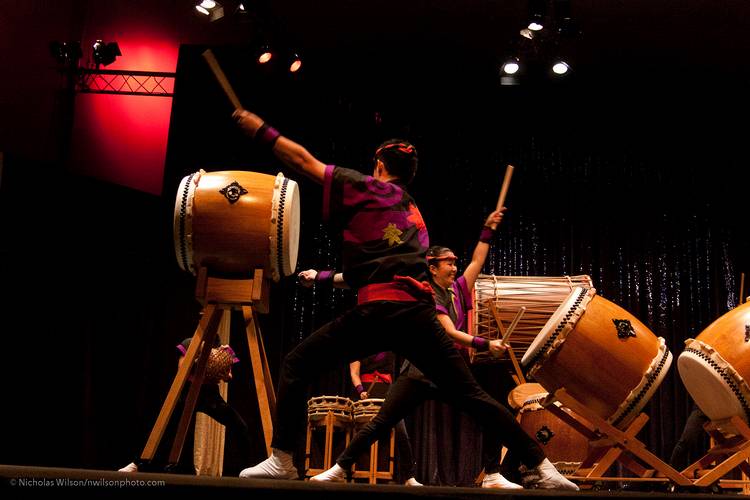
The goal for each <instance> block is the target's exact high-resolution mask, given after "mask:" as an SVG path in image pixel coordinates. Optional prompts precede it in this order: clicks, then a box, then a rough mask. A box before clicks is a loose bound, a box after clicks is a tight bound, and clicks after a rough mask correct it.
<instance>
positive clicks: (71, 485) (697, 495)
mask: <svg viewBox="0 0 750 500" xmlns="http://www.w3.org/2000/svg"><path fill="white" fill-rule="evenodd" d="M625 480H626V479H623V481H625ZM0 485H1V486H0V488H1V489H2V490H3V491H5V494H3V497H4V498H11V497H18V496H21V495H22V494H35V493H41V491H40V490H47V491H50V490H54V491H55V493H56V494H58V493H61V492H62V491H61V490H67V491H65V493H72V494H74V495H75V496H76V498H79V497H80V496H82V495H85V494H87V493H91V494H93V495H94V496H96V497H97V498H101V497H107V498H109V497H111V496H112V495H116V494H122V495H123V496H127V497H129V498H134V497H135V496H136V495H137V496H138V497H142V496H149V497H150V496H152V494H153V495H154V496H155V495H158V496H160V497H163V496H165V495H170V496H172V495H175V494H177V495H181V496H183V495H200V496H201V497H202V498H204V499H206V500H219V499H221V498H234V497H239V496H242V498H245V499H248V498H253V499H256V498H257V499H276V498H278V499H281V498H304V499H305V500H317V499H344V498H348V499H351V498H359V499H368V500H370V499H382V500H396V499H418V498H440V499H452V498H455V499H464V498H466V499H480V498H500V497H502V498H508V499H511V498H519V499H520V498H523V499H534V498H545V499H548V498H570V497H578V498H587V499H597V498H649V499H659V498H665V499H666V498H669V499H672V500H676V499H690V500H698V499H701V498H706V499H708V498H712V499H714V500H716V498H717V495H716V494H711V493H709V492H705V491H703V492H686V491H684V492H683V491H681V492H656V491H650V492H642V491H624V490H622V489H621V485H622V483H610V484H609V485H607V484H602V485H601V489H598V490H596V489H587V490H582V491H580V492H568V491H554V490H553V491H548V490H520V491H517V492H515V491H514V492H509V491H504V490H486V489H482V488H478V487H477V488H454V487H445V486H439V487H438V486H424V487H408V486H399V485H390V484H382V485H380V484H379V485H369V484H361V483H354V484H319V483H310V482H307V481H275V480H257V479H256V480H249V479H239V478H236V477H225V478H213V477H205V476H200V477H199V476H187V475H180V474H163V473H161V474H156V473H145V472H143V473H140V472H139V473H134V474H126V473H121V472H115V471H109V470H106V471H105V470H93V469H65V468H52V467H29V466H18V465H0ZM608 487H609V488H613V489H607V488H608ZM615 488H616V489H615ZM738 491H741V490H737V489H731V490H724V492H723V493H724V494H725V495H724V496H726V495H734V494H736V493H737V492H738ZM8 494H10V495H12V496H11V497H9V496H8Z"/></svg>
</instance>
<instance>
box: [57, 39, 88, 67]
mask: <svg viewBox="0 0 750 500" xmlns="http://www.w3.org/2000/svg"><path fill="white" fill-rule="evenodd" d="M49 50H50V53H51V54H52V57H54V58H55V59H57V62H59V63H60V64H68V65H71V66H76V65H77V64H78V60H79V59H80V58H81V57H82V56H83V51H82V50H81V44H80V42H51V43H50V44H49Z"/></svg>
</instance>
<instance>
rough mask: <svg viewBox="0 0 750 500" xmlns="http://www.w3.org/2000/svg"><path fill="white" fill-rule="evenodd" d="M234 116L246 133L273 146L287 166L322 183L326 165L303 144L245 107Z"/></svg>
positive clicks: (274, 151) (260, 141) (268, 145)
mask: <svg viewBox="0 0 750 500" xmlns="http://www.w3.org/2000/svg"><path fill="white" fill-rule="evenodd" d="M232 116H233V117H234V119H235V120H237V124H238V125H239V127H240V128H241V129H242V130H243V131H244V132H245V134H247V135H249V136H250V137H252V138H253V139H254V140H255V142H256V143H259V144H261V145H265V146H267V147H270V148H272V149H271V150H272V151H273V154H274V155H276V157H277V158H278V159H279V160H281V161H282V162H283V163H284V164H285V165H286V166H288V167H289V168H292V169H293V170H295V171H297V172H299V173H301V174H304V175H306V176H307V177H309V178H311V179H312V180H314V181H315V182H317V183H319V184H322V183H323V178H324V176H325V170H326V165H325V163H323V162H321V161H320V160H318V159H317V158H315V157H314V156H313V155H312V154H310V152H309V151H308V150H307V149H305V148H304V147H303V146H302V145H300V144H297V143H296V142H294V141H292V140H291V139H287V138H286V137H283V136H281V135H280V134H279V132H278V131H277V130H276V129H275V128H273V127H271V126H269V125H268V124H267V123H265V122H264V121H263V120H262V119H261V118H260V117H259V116H258V115H256V114H255V113H251V112H250V111H247V110H245V109H238V110H236V111H235V112H234V113H233V114H232Z"/></svg>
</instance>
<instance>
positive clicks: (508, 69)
mask: <svg viewBox="0 0 750 500" xmlns="http://www.w3.org/2000/svg"><path fill="white" fill-rule="evenodd" d="M519 69H521V65H520V64H519V61H518V58H517V57H514V58H512V59H508V60H507V61H505V63H504V64H503V73H505V74H506V75H514V74H516V73H518V70H519Z"/></svg>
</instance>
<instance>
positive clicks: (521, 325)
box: [470, 274, 593, 363]
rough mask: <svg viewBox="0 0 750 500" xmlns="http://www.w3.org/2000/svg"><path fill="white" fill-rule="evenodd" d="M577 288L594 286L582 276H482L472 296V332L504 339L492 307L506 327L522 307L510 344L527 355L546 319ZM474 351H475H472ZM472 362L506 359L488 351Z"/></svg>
mask: <svg viewBox="0 0 750 500" xmlns="http://www.w3.org/2000/svg"><path fill="white" fill-rule="evenodd" d="M576 286H588V287H591V286H593V284H592V282H591V277H589V276H587V275H580V276H494V275H487V274H480V275H479V277H478V278H477V280H476V282H475V283H474V290H473V293H472V302H473V303H472V305H473V308H472V314H471V325H470V331H471V333H472V335H474V336H477V337H483V338H486V339H489V340H494V339H498V338H501V337H502V335H500V330H499V328H498V326H497V321H496V320H495V317H494V315H493V314H492V310H491V309H490V304H492V305H494V307H495V310H496V311H497V313H498V317H499V319H500V321H502V323H503V326H504V327H505V328H507V327H508V325H510V323H511V322H512V321H513V318H514V317H515V316H516V314H517V313H518V311H519V309H521V307H525V308H526V311H525V312H524V315H523V316H522V317H521V319H520V321H519V322H518V324H517V325H516V328H515V329H514V330H513V334H512V335H511V339H510V343H511V346H512V347H513V349H514V350H516V351H517V352H519V353H521V352H525V351H526V349H528V348H529V346H530V345H531V343H532V342H533V341H534V339H535V338H536V337H537V335H538V334H539V332H540V331H541V330H542V328H543V327H544V325H545V324H546V323H547V320H548V319H549V318H550V317H551V316H552V315H553V314H554V313H555V311H557V308H558V307H560V304H562V303H563V301H565V299H567V298H568V296H569V295H570V292H571V291H572V290H573V288H574V287H576ZM472 351H473V350H472ZM470 359H471V362H472V363H487V362H498V361H503V360H506V359H507V358H505V357H503V358H496V357H493V356H492V355H491V354H490V353H489V352H472V354H471V358H470Z"/></svg>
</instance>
